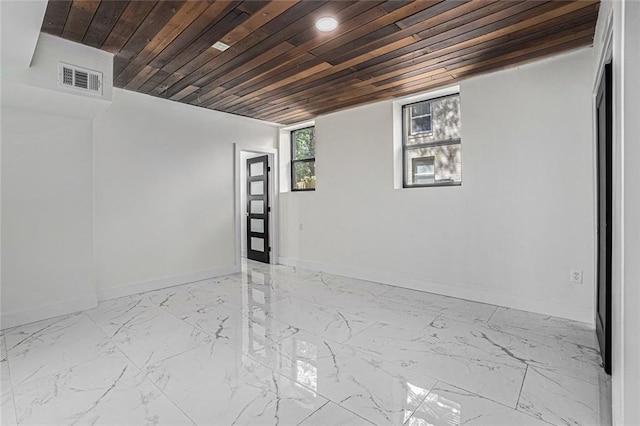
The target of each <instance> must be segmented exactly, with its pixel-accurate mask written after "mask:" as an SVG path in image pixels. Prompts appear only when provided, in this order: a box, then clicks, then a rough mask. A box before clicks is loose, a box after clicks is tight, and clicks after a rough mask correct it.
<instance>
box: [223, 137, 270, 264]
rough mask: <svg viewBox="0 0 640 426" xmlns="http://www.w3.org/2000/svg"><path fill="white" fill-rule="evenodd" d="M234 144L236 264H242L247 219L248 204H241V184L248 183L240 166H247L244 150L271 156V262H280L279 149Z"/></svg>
mask: <svg viewBox="0 0 640 426" xmlns="http://www.w3.org/2000/svg"><path fill="white" fill-rule="evenodd" d="M233 146H234V158H235V161H234V174H235V193H234V195H235V203H234V204H235V209H234V217H235V227H236V262H235V264H236V266H240V265H241V263H242V254H241V247H242V227H241V226H242V225H241V221H242V220H245V221H246V210H247V208H246V206H242V205H241V192H240V191H241V189H240V188H241V187H240V185H246V182H240V167H245V168H246V164H242V155H241V153H242V152H247V153H251V154H261V155H267V156H268V157H269V167H270V171H269V172H268V173H269V188H268V190H269V203H270V204H271V205H270V206H269V207H271V212H270V214H269V223H268V226H269V239H270V241H269V243H270V247H271V254H270V256H269V263H270V264H272V265H277V264H278V261H279V259H278V253H279V252H280V250H279V238H278V237H279V235H278V231H279V226H278V225H279V220H278V218H279V217H280V216H279V212H278V205H279V200H278V191H277V188H279V187H280V186H279V185H280V183H279V180H278V178H279V176H278V175H279V173H277V171H278V170H279V164H278V150H277V149H276V148H268V147H261V146H254V145H249V144H243V143H240V142H236V143H234V144H233Z"/></svg>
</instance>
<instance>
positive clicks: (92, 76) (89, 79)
mask: <svg viewBox="0 0 640 426" xmlns="http://www.w3.org/2000/svg"><path fill="white" fill-rule="evenodd" d="M58 86H59V87H66V88H70V89H75V90H80V91H82V92H86V93H91V94H94V95H99V96H102V73H101V72H98V71H91V70H88V69H84V68H80V67H77V66H75V65H69V64H65V63H62V62H58Z"/></svg>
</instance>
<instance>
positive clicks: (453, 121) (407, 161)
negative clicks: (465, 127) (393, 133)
mask: <svg viewBox="0 0 640 426" xmlns="http://www.w3.org/2000/svg"><path fill="white" fill-rule="evenodd" d="M402 113H403V133H404V136H403V155H404V162H403V169H404V187H405V188H406V187H413V186H440V185H459V184H460V183H461V182H462V155H461V139H460V95H459V94H456V95H451V96H446V97H443V98H437V99H430V100H427V101H423V102H418V103H415V104H411V105H405V106H404V107H403V108H402Z"/></svg>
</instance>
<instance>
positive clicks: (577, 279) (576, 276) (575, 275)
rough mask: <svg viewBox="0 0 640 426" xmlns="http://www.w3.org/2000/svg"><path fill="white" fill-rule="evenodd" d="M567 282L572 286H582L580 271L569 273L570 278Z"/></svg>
mask: <svg viewBox="0 0 640 426" xmlns="http://www.w3.org/2000/svg"><path fill="white" fill-rule="evenodd" d="M569 280H570V281H571V282H572V283H574V284H582V271H578V270H575V271H571V277H570V278H569Z"/></svg>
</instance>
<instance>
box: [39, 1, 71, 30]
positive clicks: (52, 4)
mask: <svg viewBox="0 0 640 426" xmlns="http://www.w3.org/2000/svg"><path fill="white" fill-rule="evenodd" d="M72 3H73V2H72V1H71V0H49V2H48V3H47V10H46V11H45V13H44V19H43V21H42V31H43V32H45V33H47V34H52V35H54V36H58V37H60V36H61V35H62V31H63V30H64V24H65V22H67V16H69V9H71V4H72Z"/></svg>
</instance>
